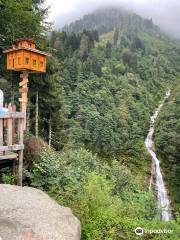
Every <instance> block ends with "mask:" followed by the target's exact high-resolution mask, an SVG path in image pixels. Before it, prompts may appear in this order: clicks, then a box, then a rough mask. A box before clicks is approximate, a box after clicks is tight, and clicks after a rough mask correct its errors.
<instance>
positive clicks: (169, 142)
mask: <svg viewBox="0 0 180 240" xmlns="http://www.w3.org/2000/svg"><path fill="white" fill-rule="evenodd" d="M179 101H180V85H179V82H178V83H177V85H175V86H174V91H173V92H172V95H171V97H170V99H169V101H168V102H167V103H166V106H165V107H164V108H163V110H162V112H161V115H160V117H159V119H158V122H157V125H156V132H155V140H156V148H157V150H158V154H159V156H161V160H162V165H163V167H164V176H165V180H166V182H167V183H168V185H169V190H170V193H171V196H172V199H173V203H174V205H175V207H176V208H177V210H178V211H179V210H180V202H179V199H180V193H179V181H180V179H179V177H180V166H179V161H180V125H179V124H180V122H179V119H180V104H179V103H180V102H179Z"/></svg>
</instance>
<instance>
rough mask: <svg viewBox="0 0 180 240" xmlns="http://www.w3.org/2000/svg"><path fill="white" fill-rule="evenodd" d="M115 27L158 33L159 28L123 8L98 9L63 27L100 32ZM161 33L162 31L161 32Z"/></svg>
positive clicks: (108, 30)
mask: <svg viewBox="0 0 180 240" xmlns="http://www.w3.org/2000/svg"><path fill="white" fill-rule="evenodd" d="M115 28H121V29H123V28H128V29H130V28H131V29H133V30H136V29H137V30H142V31H147V32H149V33H150V32H154V33H157V34H158V33H159V32H160V30H159V28H158V27H157V26H155V25H154V24H153V22H152V19H143V18H142V17H140V16H139V15H137V14H135V13H132V12H128V11H127V10H125V9H123V8H110V7H109V8H104V9H98V10H97V11H95V12H94V13H92V14H88V15H85V16H84V17H83V18H82V19H80V20H77V21H75V22H73V23H71V24H69V25H67V26H65V27H64V28H63V30H64V31H66V32H75V33H79V32H82V31H83V30H84V29H86V30H97V31H98V32H99V33H100V34H102V33H107V32H110V31H112V30H113V29H115ZM161 34H162V33H161Z"/></svg>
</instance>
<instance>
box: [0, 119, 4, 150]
mask: <svg viewBox="0 0 180 240" xmlns="http://www.w3.org/2000/svg"><path fill="white" fill-rule="evenodd" d="M3 143H4V141H3V119H0V146H3Z"/></svg>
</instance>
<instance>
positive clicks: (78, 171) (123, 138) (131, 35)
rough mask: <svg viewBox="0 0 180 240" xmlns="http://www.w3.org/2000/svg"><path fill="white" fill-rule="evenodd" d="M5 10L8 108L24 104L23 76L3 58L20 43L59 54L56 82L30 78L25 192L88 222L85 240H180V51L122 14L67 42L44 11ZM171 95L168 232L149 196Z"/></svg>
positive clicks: (110, 14) (110, 12)
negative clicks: (150, 142) (33, 190)
mask: <svg viewBox="0 0 180 240" xmlns="http://www.w3.org/2000/svg"><path fill="white" fill-rule="evenodd" d="M0 8H1V11H0V19H1V20H2V21H0V88H1V89H2V90H3V91H4V93H5V98H6V101H8V102H10V101H11V102H13V101H14V102H16V103H17V104H18V81H19V74H18V73H13V72H10V73H9V72H7V71H6V68H5V58H4V56H3V54H2V51H3V50H4V49H5V48H7V47H8V46H9V45H11V44H12V41H13V40H15V39H16V38H19V37H30V38H34V39H35V40H36V41H37V45H38V48H40V49H43V50H45V51H46V52H48V53H49V54H51V56H50V57H49V58H48V62H47V73H46V74H41V75H32V76H30V83H29V106H28V115H29V124H30V126H29V128H28V129H27V131H26V148H25V159H24V160H25V164H24V167H25V169H24V184H26V185H29V186H34V187H37V188H40V189H42V190H44V191H46V192H47V193H48V194H49V195H50V196H52V197H53V198H54V199H56V201H57V202H58V203H59V204H61V205H64V206H68V207H71V209H72V210H73V212H74V214H76V216H78V218H79V219H80V220H81V223H82V240H102V239H105V240H116V239H117V240H120V239H138V237H137V236H136V235H135V233H134V229H135V228H136V227H137V226H141V227H143V228H145V229H159V228H161V229H164V228H165V229H172V230H173V233H171V234H164V235H161V234H150V233H149V234H148V233H147V234H146V235H144V238H143V239H157V240H158V239H159V240H160V239H171V240H178V239H179V238H180V236H179V233H180V225H179V224H180V219H179V216H178V211H179V193H178V191H179V189H180V187H179V182H178V177H179V176H178V173H179V161H178V156H179V149H178V147H179V142H178V141H179V134H178V131H179V122H178V120H179V118H178V113H179V112H178V108H179V104H178V103H179V102H178V96H179V95H178V94H179V88H178V87H176V86H177V85H178V79H179V77H180V76H179V74H180V57H179V53H180V43H179V42H178V41H175V40H173V39H171V38H170V37H168V36H166V35H165V34H163V33H162V32H161V31H160V29H159V28H158V27H157V26H155V25H154V24H153V22H152V20H151V19H150V20H149V19H143V18H141V17H139V16H138V15H135V14H131V13H128V12H126V11H124V10H122V9H105V10H101V11H97V12H95V13H93V14H92V15H88V16H86V17H85V18H83V19H82V20H79V21H77V22H74V23H72V24H71V25H69V26H66V27H65V28H64V30H63V31H62V32H60V31H54V30H52V29H51V26H50V24H48V23H47V22H46V16H47V8H45V7H44V5H43V1H33V0H31V1H30V0H23V1H15V0H7V1H3V0H0ZM10 15H11V17H9V16H10ZM20 21H21V24H19V23H20ZM167 89H171V91H172V95H171V97H170V99H169V100H167V103H166V105H165V107H164V108H163V110H162V114H161V115H160V118H159V119H158V122H157V129H156V138H155V140H156V147H157V150H158V154H159V155H160V156H161V158H162V162H163V166H164V172H165V180H167V183H168V186H169V191H170V193H171V196H172V199H173V202H174V206H173V207H174V212H175V218H174V220H172V221H169V222H160V221H159V210H158V207H157V203H156V199H155V195H154V192H153V191H149V190H148V185H149V178H150V174H151V158H150V156H149V155H148V153H147V151H146V149H145V146H144V140H145V137H146V135H147V131H148V128H149V120H150V115H151V114H152V113H153V112H154V110H155V108H156V107H157V106H158V104H159V101H160V100H161V99H162V98H163V97H164V94H165V92H166V90H167ZM37 94H38V98H37ZM37 99H38V101H37ZM37 106H38V112H39V115H38V122H37V119H35V114H36V111H37ZM37 125H38V131H37V128H36V127H35V126H37ZM34 135H36V137H34ZM2 180H3V181H4V182H6V183H7V182H11V183H12V182H13V181H14V180H15V176H11V175H10V174H8V173H6V174H4V172H3V173H1V181H2Z"/></svg>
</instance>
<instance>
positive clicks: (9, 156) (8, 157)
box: [0, 154, 17, 160]
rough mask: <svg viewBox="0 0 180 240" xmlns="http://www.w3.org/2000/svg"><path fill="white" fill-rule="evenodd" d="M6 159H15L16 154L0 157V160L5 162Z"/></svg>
mask: <svg viewBox="0 0 180 240" xmlns="http://www.w3.org/2000/svg"><path fill="white" fill-rule="evenodd" d="M6 159H17V154H14V155H13V154H10V155H2V156H1V155H0V160H6Z"/></svg>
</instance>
